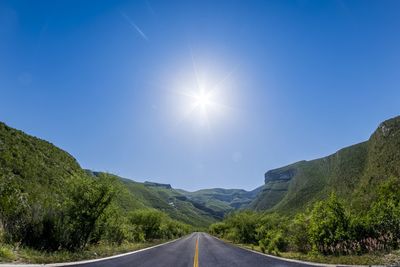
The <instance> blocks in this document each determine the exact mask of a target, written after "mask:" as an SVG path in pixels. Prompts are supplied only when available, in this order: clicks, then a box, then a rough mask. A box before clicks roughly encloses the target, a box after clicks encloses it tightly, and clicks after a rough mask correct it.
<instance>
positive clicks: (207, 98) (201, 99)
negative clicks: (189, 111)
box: [193, 90, 212, 110]
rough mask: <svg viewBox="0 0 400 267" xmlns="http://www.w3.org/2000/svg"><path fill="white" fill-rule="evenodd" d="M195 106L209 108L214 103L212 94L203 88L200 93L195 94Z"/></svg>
mask: <svg viewBox="0 0 400 267" xmlns="http://www.w3.org/2000/svg"><path fill="white" fill-rule="evenodd" d="M193 98H194V105H195V107H200V108H201V109H203V110H207V108H208V107H209V106H210V105H211V104H212V101H211V94H210V93H209V92H206V91H204V90H201V91H200V92H199V93H197V94H195V95H194V96H193Z"/></svg>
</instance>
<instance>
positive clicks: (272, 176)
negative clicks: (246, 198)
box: [249, 117, 400, 214]
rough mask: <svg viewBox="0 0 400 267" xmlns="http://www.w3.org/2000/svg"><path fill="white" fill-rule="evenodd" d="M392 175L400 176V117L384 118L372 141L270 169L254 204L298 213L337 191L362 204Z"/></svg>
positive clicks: (352, 203)
mask: <svg viewBox="0 0 400 267" xmlns="http://www.w3.org/2000/svg"><path fill="white" fill-rule="evenodd" d="M389 177H396V178H399V177H400V117H395V118H392V119H389V120H387V121H385V122H382V123H381V124H380V125H379V127H378V128H377V130H376V131H375V132H374V133H373V134H372V135H371V137H370V138H369V140H368V141H366V142H362V143H359V144H356V145H352V146H349V147H346V148H343V149H341V150H339V151H337V152H336V153H334V154H332V155H330V156H327V157H323V158H320V159H315V160H311V161H299V162H296V163H294V164H290V165H288V166H285V167H281V168H278V169H274V170H270V171H268V172H267V173H265V185H264V187H263V189H262V191H261V192H260V194H259V195H258V196H257V197H256V198H255V199H254V200H253V201H252V202H251V203H250V204H249V208H252V209H255V210H275V211H278V212H282V213H288V214H293V213H295V212H296V211H299V210H304V209H305V208H307V207H308V206H310V205H311V204H312V203H314V202H315V201H317V200H320V199H323V198H325V197H327V196H328V194H329V193H330V192H332V191H335V192H336V194H337V195H339V196H340V197H342V198H343V199H345V200H347V201H348V203H351V205H352V206H357V207H360V206H363V203H369V202H370V201H372V200H373V199H374V197H375V190H376V188H377V187H378V186H379V184H381V183H382V182H383V181H385V180H386V179H388V178H389Z"/></svg>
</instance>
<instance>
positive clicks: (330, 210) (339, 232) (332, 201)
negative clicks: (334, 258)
mask: <svg viewBox="0 0 400 267" xmlns="http://www.w3.org/2000/svg"><path fill="white" fill-rule="evenodd" d="M349 230H350V220H349V217H348V216H347V214H346V212H345V209H344V206H343V204H342V203H341V202H340V201H338V199H337V197H336V195H335V194H333V193H332V194H331V196H330V197H329V199H327V200H326V201H320V202H317V203H316V204H315V205H314V209H313V210H312V212H311V219H310V227H309V235H310V240H311V243H312V244H313V248H314V249H317V250H318V251H320V252H323V253H333V252H335V247H336V245H337V244H339V243H341V242H343V241H345V240H347V239H349Z"/></svg>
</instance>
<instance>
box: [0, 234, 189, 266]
mask: <svg viewBox="0 0 400 267" xmlns="http://www.w3.org/2000/svg"><path fill="white" fill-rule="evenodd" d="M188 236H190V235H186V236H183V237H180V238H177V239H174V240H171V241H168V242H165V243H162V244H158V245H155V246H152V247H148V248H142V249H139V250H134V251H131V252H127V253H123V254H118V255H113V256H109V257H105V258H99V259H93V260H83V261H74V262H60V263H49V264H0V267H16V266H21V267H38V266H42V267H44V266H45V267H59V266H70V265H79V264H86V263H92V262H98V261H105V260H110V259H115V258H119V257H124V256H128V255H132V254H135V253H139V252H142V251H145V250H149V249H153V248H156V247H161V246H164V245H167V244H170V243H173V242H176V241H178V240H180V239H183V238H185V237H188Z"/></svg>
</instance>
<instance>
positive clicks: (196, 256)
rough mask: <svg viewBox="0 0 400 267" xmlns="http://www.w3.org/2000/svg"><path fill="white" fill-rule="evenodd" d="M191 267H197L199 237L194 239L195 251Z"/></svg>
mask: <svg viewBox="0 0 400 267" xmlns="http://www.w3.org/2000/svg"><path fill="white" fill-rule="evenodd" d="M193 267H199V237H198V236H197V239H196V249H195V252H194V259H193Z"/></svg>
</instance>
